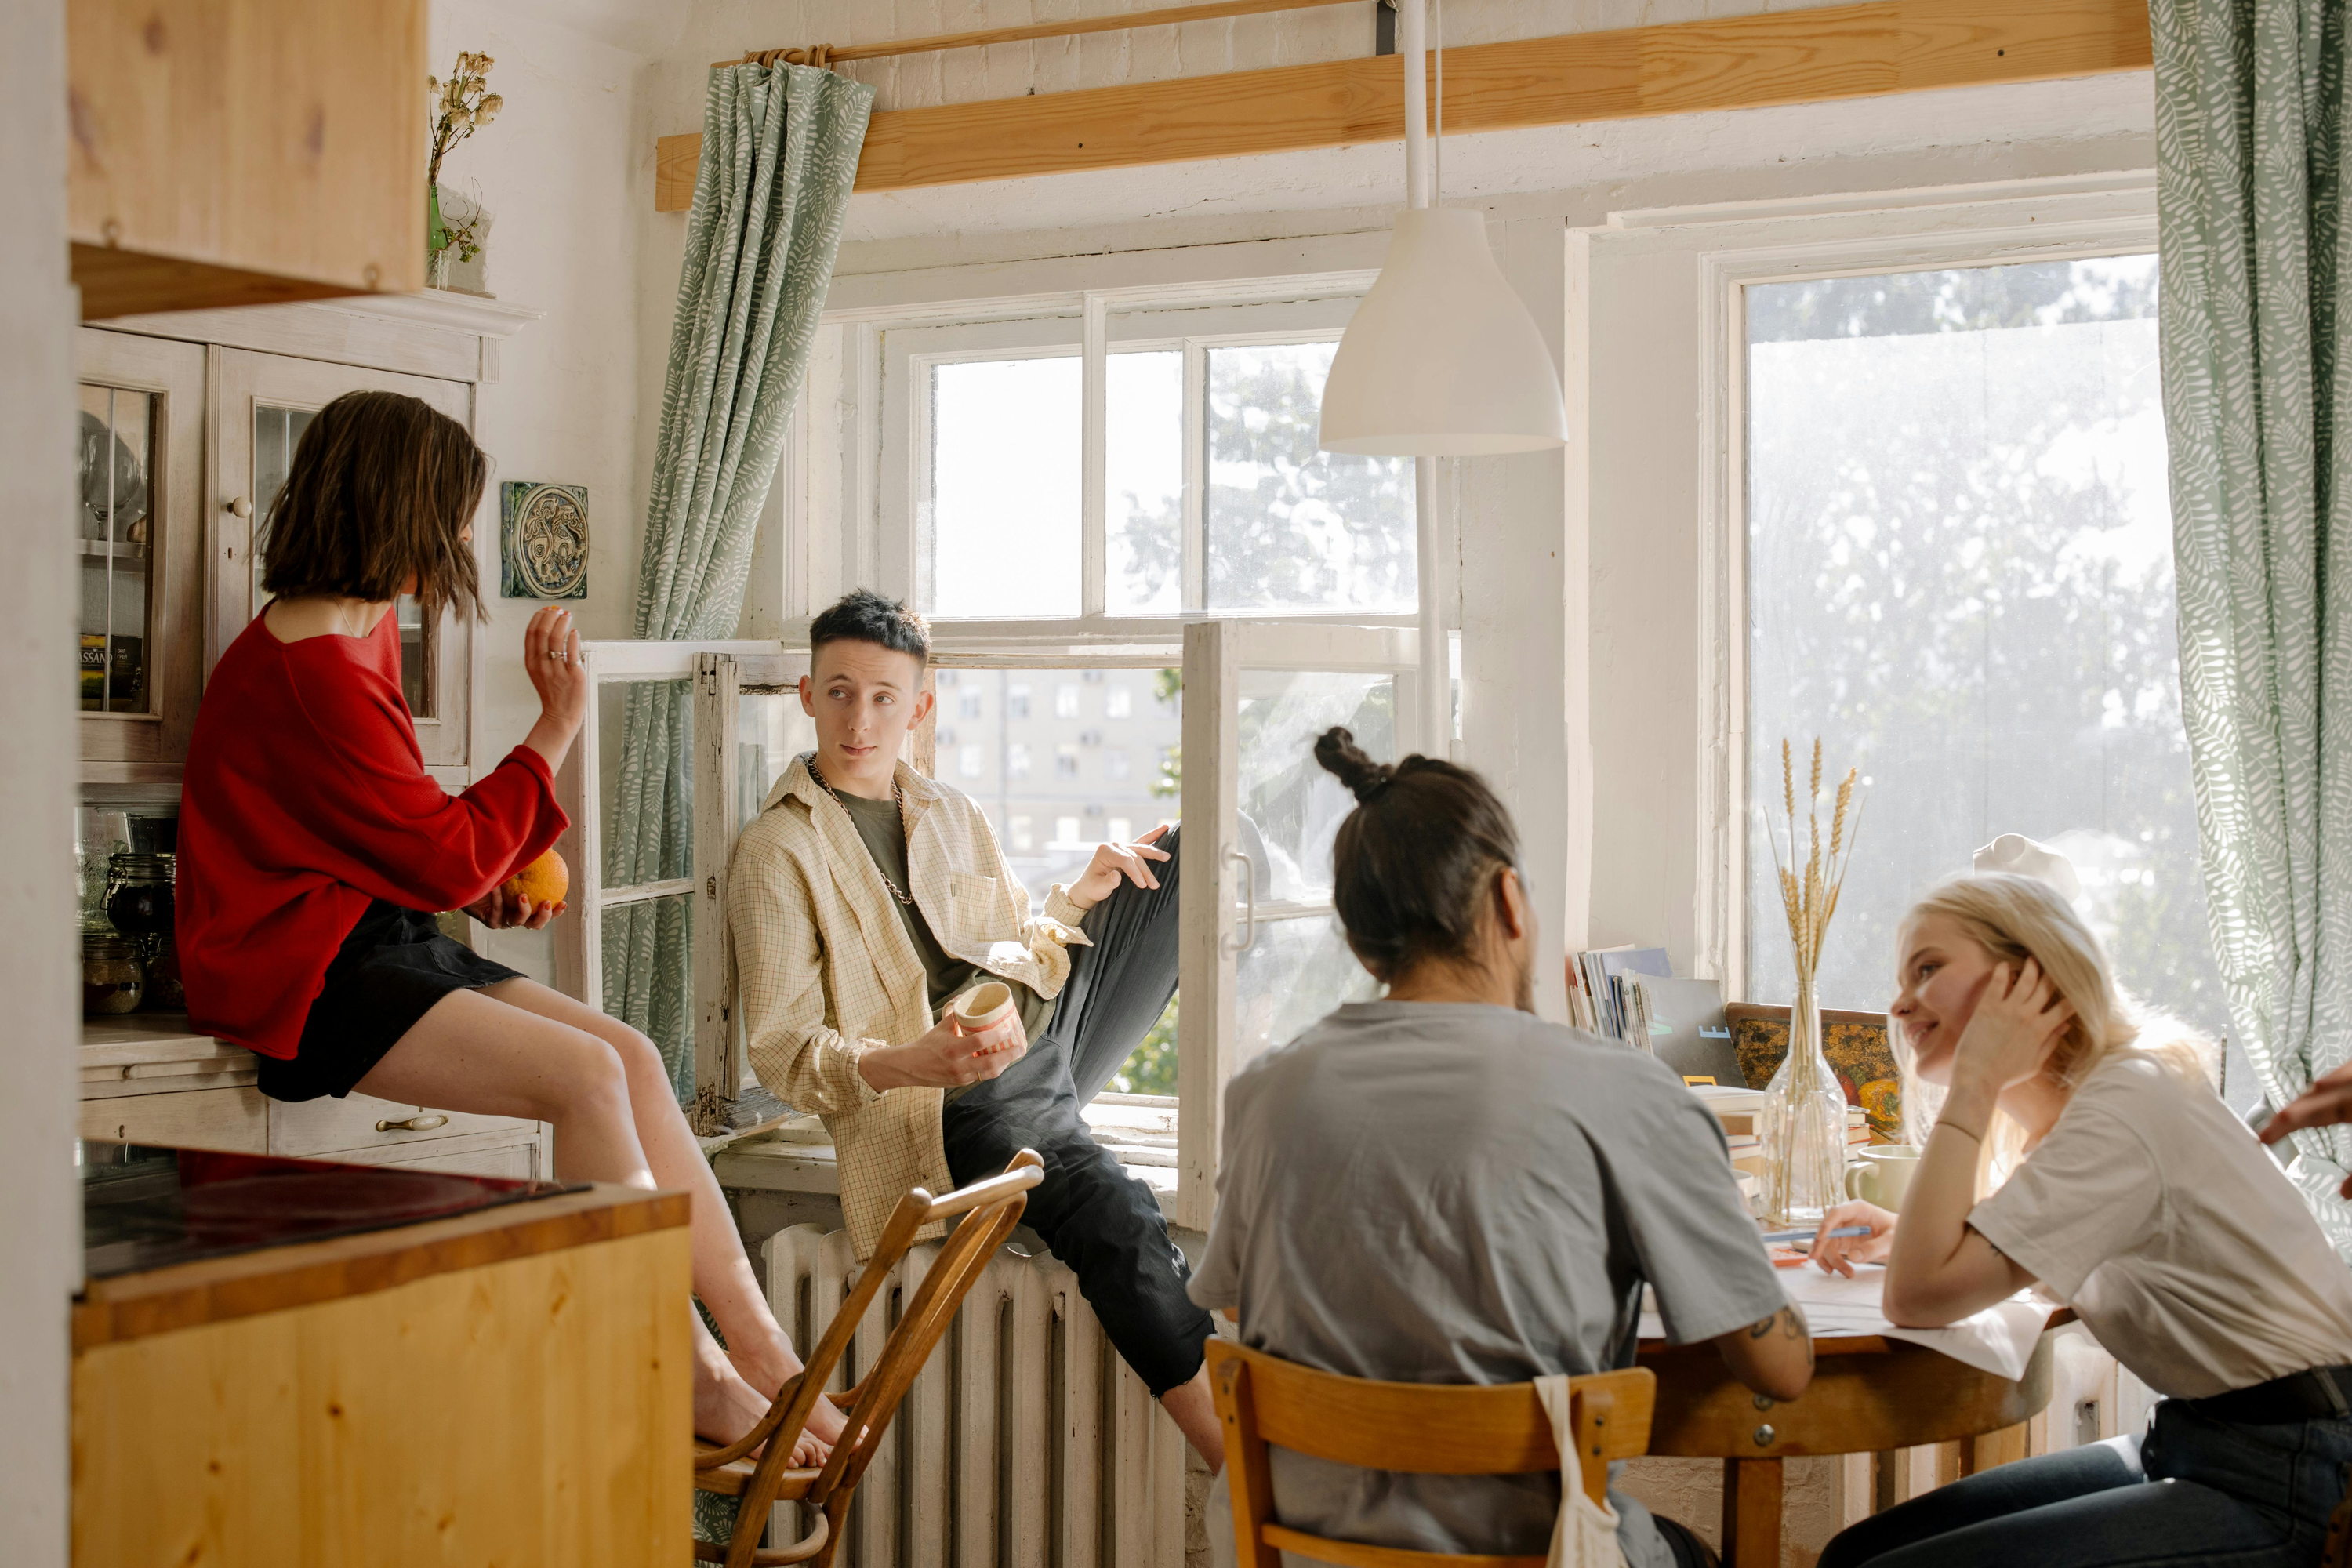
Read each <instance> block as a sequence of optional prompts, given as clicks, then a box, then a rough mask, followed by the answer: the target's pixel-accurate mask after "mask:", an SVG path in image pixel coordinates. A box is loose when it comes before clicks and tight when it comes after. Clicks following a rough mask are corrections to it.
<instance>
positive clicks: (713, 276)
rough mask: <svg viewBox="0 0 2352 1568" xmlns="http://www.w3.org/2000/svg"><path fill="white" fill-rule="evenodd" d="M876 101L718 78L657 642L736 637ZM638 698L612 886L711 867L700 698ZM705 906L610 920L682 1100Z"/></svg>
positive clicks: (674, 365)
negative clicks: (696, 787)
mask: <svg viewBox="0 0 2352 1568" xmlns="http://www.w3.org/2000/svg"><path fill="white" fill-rule="evenodd" d="M873 103H874V89H872V88H871V87H867V86H865V85H863V84H861V83H858V82H855V81H852V80H850V79H848V78H846V77H842V76H836V75H835V74H834V73H833V72H831V71H827V70H817V69H813V68H809V67H806V66H795V65H783V64H779V65H775V66H772V67H770V66H759V65H737V66H720V67H718V68H714V69H713V70H712V71H711V73H710V88H709V95H708V99H707V101H706V104H705V108H704V112H703V119H702V166H701V169H700V171H699V172H698V174H696V176H695V182H694V205H693V208H692V210H691V211H689V212H688V215H687V220H686V264H685V267H684V268H682V269H681V271H680V272H679V274H678V280H677V321H676V324H675V325H674V326H673V327H672V328H671V331H670V344H669V375H668V378H667V382H666V384H664V386H663V389H662V420H661V433H660V437H659V439H658V441H657V442H656V446H655V448H654V475H653V487H652V496H651V499H650V500H649V501H648V503H647V507H646V543H645V555H644V559H643V560H642V562H641V563H639V566H638V570H637V614H636V628H635V635H636V636H637V637H644V638H686V637H693V638H705V637H730V636H732V635H733V633H734V630H735V624H736V621H737V619H738V617H739V616H740V614H741V611H742V607H743V586H744V584H745V582H746V581H747V580H748V578H749V577H750V574H751V546H752V535H753V531H754V530H755V528H756V527H757V525H758V522H759V517H760V509H761V506H762V505H763V504H764V503H765V502H766V500H767V498H768V486H769V483H770V482H771V481H772V479H774V478H775V473H776V463H777V460H778V458H779V457H780V456H781V454H782V448H783V439H784V426H785V421H786V417H787V416H789V415H790V414H791V412H792V407H793V401H794V400H795V399H796V398H797V397H798V396H799V395H800V390H801V384H802V382H803V379H804V378H805V376H806V374H807V371H808V356H809V345H810V343H811V342H812V341H813V340H814V337H815V335H816V322H817V313H818V311H819V310H821V309H822V308H823V306H824V295H825V289H826V286H827V285H828V284H829V283H830V282H831V281H832V279H833V260H834V256H835V252H836V251H837V250H838V249H839V248H840V246H841V229H842V223H843V220H844V218H845V216H846V214H847V212H848V206H849V190H850V185H851V184H852V182H853V181H854V180H855V179H856V174H857V154H858V151H859V149H860V148H861V147H863V146H864V145H865V141H866V116H867V114H868V112H869V111H870V110H871V109H872V107H873ZM691 711H692V704H691V702H690V701H689V700H688V697H687V686H686V684H685V683H683V682H678V683H658V684H655V683H648V684H646V685H641V686H632V687H630V688H629V689H628V696H627V705H626V710H625V715H624V719H623V723H622V750H621V771H620V784H619V788H618V790H617V791H616V792H615V798H614V802H613V816H612V819H611V824H610V827H609V830H608V832H607V834H606V836H605V846H606V847H605V853H604V858H605V864H604V882H605V885H606V886H607V887H624V886H628V885H631V884H635V883H644V882H656V881H663V880H667V879H672V878H677V877H686V876H690V875H692V874H693V867H692V863H691V851H692V842H693V836H694V804H693V772H692V767H691V764H690V762H689V756H688V734H687V724H688V716H689V714H690V713H691ZM588 761H589V764H590V765H592V766H593V765H594V763H595V759H593V758H591V759H588ZM691 904H692V900H690V899H687V898H672V899H663V900H656V901H654V902H651V903H645V904H636V905H626V906H623V907H622V908H619V909H616V910H612V911H611V912H610V913H608V914H607V915H606V916H605V917H604V1010H605V1011H606V1012H607V1013H609V1014H611V1015H612V1016H614V1017H616V1018H622V1019H625V1020H627V1022H628V1023H630V1024H631V1025H633V1026H635V1027H637V1028H639V1029H642V1030H644V1031H645V1032H646V1034H647V1035H648V1036H650V1037H652V1038H653V1039H654V1040H655V1041H656V1043H657V1044H659V1045H660V1047H661V1048H662V1055H663V1057H664V1058H665V1059H666V1060H667V1062H668V1063H669V1067H670V1078H671V1081H672V1082H673V1083H674V1084H676V1085H677V1089H678V1093H679V1097H680V1098H681V1099H685V1098H687V1097H688V1096H689V1095H690V1094H691V1093H692V1091H693V1087H694V1050H693V1034H694V1031H693V1022H692V1020H693V1007H692V1001H691V997H690V995H689V994H688V991H689V987H690V985H691V983H692V977H691V973H690V970H691V961H690V959H689V956H688V954H689V949H688V928H687V921H688V910H689V909H690V907H691ZM591 918H593V916H592V917H591Z"/></svg>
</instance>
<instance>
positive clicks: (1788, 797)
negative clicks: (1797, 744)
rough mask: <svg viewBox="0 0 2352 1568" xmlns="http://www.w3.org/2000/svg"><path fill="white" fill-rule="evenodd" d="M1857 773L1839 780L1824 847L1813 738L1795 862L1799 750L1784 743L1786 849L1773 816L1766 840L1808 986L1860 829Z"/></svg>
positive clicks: (1817, 749)
mask: <svg viewBox="0 0 2352 1568" xmlns="http://www.w3.org/2000/svg"><path fill="white" fill-rule="evenodd" d="M1858 772H1859V770H1857V769H1854V768H1848V769H1846V771H1845V777H1844V778H1843V779H1841V780H1839V781H1838V786H1837V793H1836V798H1835V803H1834V805H1832V809H1831V813H1830V835H1829V847H1828V850H1829V852H1828V853H1827V854H1826V855H1824V854H1823V853H1822V815H1821V812H1822V742H1821V739H1820V737H1818V736H1816V737H1814V740H1813V765H1812V771H1811V774H1810V776H1809V778H1808V781H1807V782H1808V785H1809V788H1808V792H1807V794H1806V796H1805V829H1806V831H1805V840H1804V841H1805V843H1806V846H1807V850H1808V853H1807V855H1806V857H1805V862H1804V864H1803V866H1802V867H1800V866H1799V865H1798V864H1797V845H1798V842H1799V840H1798V837H1797V763H1796V752H1795V749H1794V748H1793V747H1791V746H1790V744H1789V742H1787V741H1786V740H1785V739H1784V740H1782V741H1781V742H1780V812H1781V820H1782V824H1783V831H1785V832H1786V834H1787V844H1788V851H1787V854H1786V855H1785V856H1783V854H1782V852H1781V834H1780V832H1776V831H1775V830H1774V827H1773V824H1772V820H1771V818H1770V817H1769V816H1767V817H1766V818H1765V822H1764V837H1765V838H1766V839H1767V841H1769V843H1770V845H1771V847H1772V868H1773V870H1774V872H1775V873H1776V874H1777V876H1778V877H1779V879H1780V908H1781V912H1782V913H1783V914H1784V915H1786V916H1787V917H1788V921H1789V942H1790V946H1791V947H1792V948H1793V949H1794V952H1795V955H1796V965H1797V978H1798V980H1799V981H1800V982H1801V983H1809V982H1810V981H1811V979H1812V976H1813V973H1814V972H1815V971H1816V970H1818V969H1819V968H1820V967H1821V962H1822V942H1823V940H1824V939H1825V938H1826V937H1827V936H1828V934H1829V929H1830V918H1831V917H1832V915H1834V914H1836V913H1837V906H1838V895H1839V894H1840V893H1841V892H1843V890H1844V889H1845V874H1846V870H1847V868H1849V867H1850V866H1852V865H1853V845H1854V838H1855V837H1856V835H1857V833H1858V832H1859V830H1860V828H1861V826H1862V803H1861V799H1860V797H1859V796H1858V795H1856V794H1855V792H1854V783H1855V779H1856V776H1857V774H1858Z"/></svg>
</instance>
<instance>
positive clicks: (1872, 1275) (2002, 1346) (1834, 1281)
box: [1642, 1264, 2056, 1383]
mask: <svg viewBox="0 0 2352 1568" xmlns="http://www.w3.org/2000/svg"><path fill="white" fill-rule="evenodd" d="M1885 1279H1886V1270H1885V1268H1884V1267H1883V1266H1880V1265H1877V1264H1864V1265H1861V1266H1859V1267H1857V1268H1855V1269H1854V1271H1853V1279H1846V1278H1844V1277H1843V1276H1842V1275H1837V1274H1825V1273H1823V1272H1822V1270H1820V1269H1819V1268H1814V1267H1813V1266H1812V1265H1811V1264H1807V1265H1806V1266H1805V1267H1804V1268H1784V1269H1782V1270H1780V1287H1781V1289H1784V1290H1786V1291H1787V1292H1788V1294H1789V1300H1791V1301H1794V1302H1795V1303H1797V1305H1799V1306H1800V1307H1802V1308H1803V1309H1804V1310H1805V1321H1806V1322H1807V1323H1809V1324H1811V1327H1812V1331H1813V1337H1814V1338H1816V1339H1822V1338H1826V1337H1829V1336H1832V1335H1843V1334H1880V1335H1884V1336H1885V1338H1887V1339H1890V1340H1906V1341H1908V1342H1911V1343H1912V1344H1915V1345H1926V1346H1927V1348H1928V1349H1930V1350H1936V1351H1941V1352H1943V1353H1944V1354H1946V1355H1948V1356H1950V1357H1951V1358H1952V1359H1953V1360H1954V1361H1957V1362H1961V1363H1966V1364H1967V1365H1969V1366H1972V1367H1975V1368H1977V1369H1978V1370H1979V1371H1980V1372H1989V1373H1993V1374H1994V1375H1995V1376H1997V1377H2005V1378H2008V1379H2009V1380H2010V1381H2011V1382H2012V1383H2014V1382H2016V1381H2017V1380H2018V1379H2020V1378H2021V1377H2023V1376H2024V1375H2025V1367H2026V1363H2028V1362H2030V1361H2032V1359H2033V1347H2034V1344H2035V1342H2038V1341H2039V1340H2040V1339H2041V1337H2042V1325H2044V1324H2045V1323H2047V1322H2049V1321H2050V1314H2051V1313H2052V1312H2053V1311H2054V1310H2056V1309H2054V1308H2053V1307H2052V1306H2051V1305H2050V1304H2049V1303H2048V1302H2046V1301H2039V1300H2033V1299H2032V1298H2031V1297H2028V1296H2024V1295H2018V1296H2012V1297H2011V1298H2010V1299H2009V1300H2006V1301H1996V1302H1994V1303H1993V1304H1992V1305H1991V1306H1990V1307H1987V1308H1986V1309H1985V1310H1983V1311H1981V1312H1979V1313H1977V1314H1976V1315H1975V1316H1973V1317H1968V1318H1963V1319H1961V1320H1960V1321H1958V1322H1957V1323H1954V1324H1952V1325H1951V1326H1950V1327H1948V1328H1942V1329H1898V1328H1896V1327H1895V1325H1894V1324H1893V1323H1890V1322H1888V1321H1886V1313H1885V1309H1884V1308H1883V1307H1882V1306H1881V1305H1880V1296H1881V1294H1882V1292H1883V1291H1884V1289H1885ZM1665 1332H1666V1330H1665V1324H1664V1321H1662V1320H1661V1319H1660V1318H1659V1316H1658V1314H1657V1312H1656V1310H1654V1308H1653V1307H1652V1305H1651V1303H1650V1300H1649V1299H1648V1297H1647V1294H1646V1293H1645V1296H1644V1300H1643V1312H1642V1337H1643V1339H1653V1338H1655V1339H1664V1337H1665Z"/></svg>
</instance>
